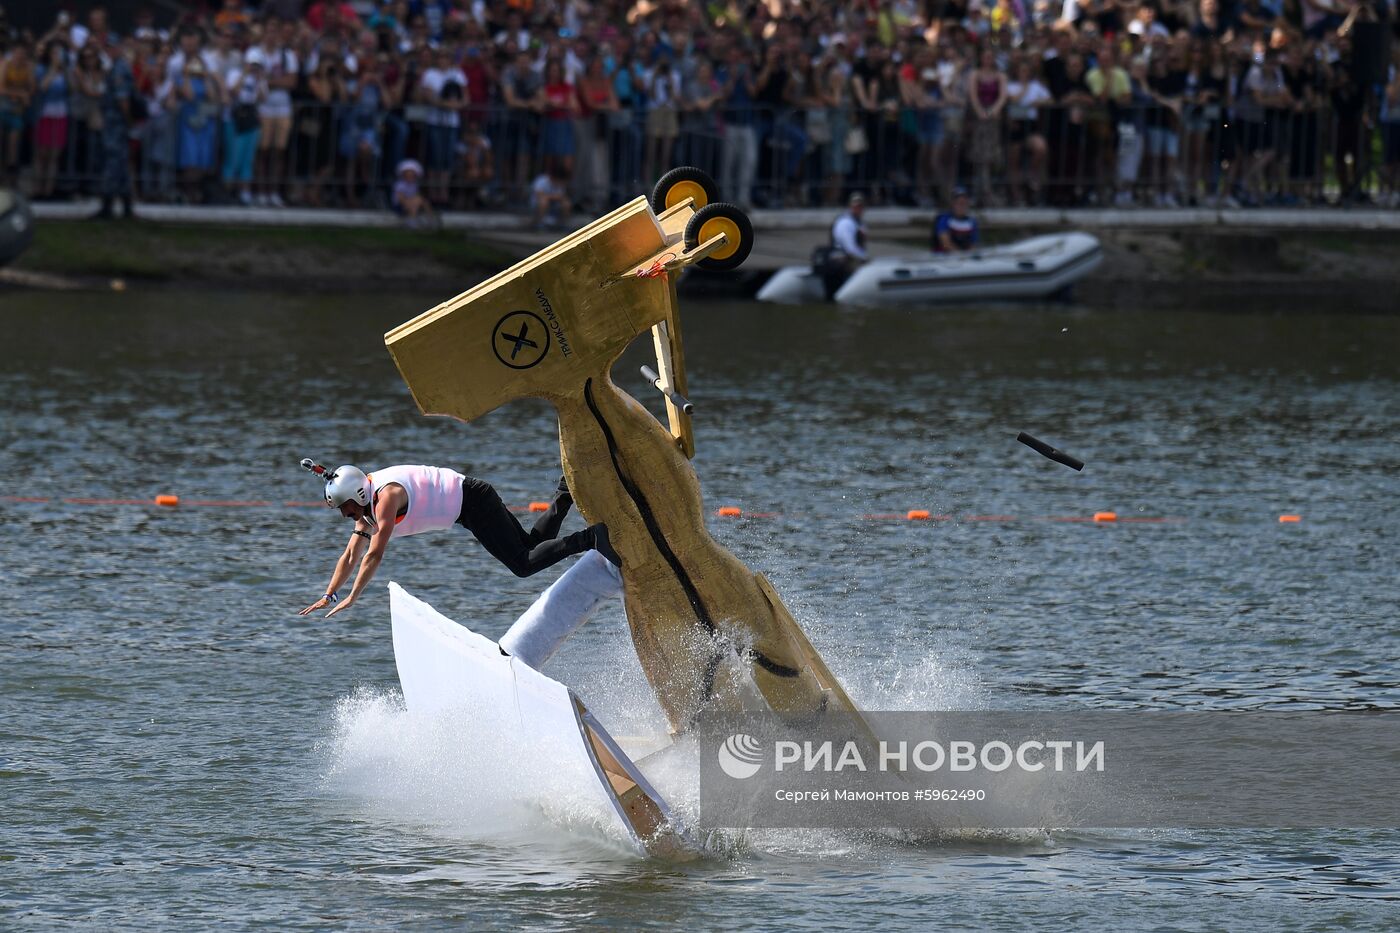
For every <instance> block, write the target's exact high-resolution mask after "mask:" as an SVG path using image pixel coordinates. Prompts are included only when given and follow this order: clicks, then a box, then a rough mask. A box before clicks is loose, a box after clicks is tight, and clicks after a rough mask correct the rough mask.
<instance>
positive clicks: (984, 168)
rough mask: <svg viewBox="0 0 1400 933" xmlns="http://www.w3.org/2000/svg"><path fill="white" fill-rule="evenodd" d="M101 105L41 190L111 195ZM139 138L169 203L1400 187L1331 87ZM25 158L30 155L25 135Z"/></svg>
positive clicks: (791, 199) (305, 126)
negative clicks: (1282, 99)
mask: <svg viewBox="0 0 1400 933" xmlns="http://www.w3.org/2000/svg"><path fill="white" fill-rule="evenodd" d="M1392 109H1396V108H1392ZM1382 116H1383V119H1378V118H1377V117H1382ZM100 119H101V116H100V113H99V114H95V115H94V114H92V113H89V114H88V115H87V116H86V117H85V118H84V119H82V120H77V119H73V118H69V121H68V122H69V132H68V133H67V135H66V141H65V143H64V147H63V149H62V151H61V152H59V153H58V154H57V166H56V171H55V172H54V173H53V177H52V178H50V179H48V180H47V181H45V180H44V178H42V177H40V185H41V188H49V189H51V190H39V191H37V192H36V193H37V194H38V195H39V196H41V197H42V196H45V195H48V194H52V195H55V196H60V197H61V196H69V195H77V194H89V195H91V194H97V193H99V192H100V185H101V177H102V172H103V158H104V150H103V145H102V134H103V129H102V126H101V123H100ZM129 135H130V149H129V165H130V169H131V173H132V177H133V178H134V179H135V185H136V194H137V196H138V198H140V199H142V200H147V201H158V202H171V201H183V202H197V203H198V202H217V203H228V202H230V201H237V200H238V199H239V197H240V196H241V195H243V193H244V189H245V188H246V189H247V192H248V194H250V195H251V196H252V199H253V200H256V201H258V202H261V201H265V200H268V199H271V198H272V197H273V196H276V198H277V200H278V201H279V202H281V201H286V202H294V203H299V204H305V205H310V206H319V205H327V206H343V207H358V206H371V207H380V208H387V207H389V206H390V204H391V192H392V188H393V185H394V183H395V181H396V169H397V167H398V166H399V165H400V164H401V163H402V162H403V161H404V160H405V159H413V160H415V161H417V162H418V163H419V164H420V165H421V167H422V169H423V175H422V178H421V180H420V183H421V185H422V188H423V191H424V193H425V194H426V195H427V196H428V197H429V199H430V200H431V201H433V202H434V203H436V204H437V205H438V206H439V207H445V208H446V207H450V208H454V209H459V210H461V209H473V208H487V207H489V208H493V209H504V210H515V209H523V208H525V207H527V206H528V205H529V204H530V203H531V190H532V187H534V186H535V185H536V184H537V183H540V179H541V177H542V176H544V175H546V174H548V173H551V172H552V173H554V175H555V178H556V183H557V184H559V185H561V186H563V187H566V188H567V190H568V193H569V194H570V195H571V200H572V201H573V202H574V203H575V204H577V205H578V206H580V207H582V208H584V209H586V210H591V211H599V210H602V209H604V208H606V207H607V206H608V205H611V204H616V203H618V202H619V201H622V200H626V199H629V198H631V197H633V196H635V194H636V192H638V191H644V190H646V189H647V188H649V187H650V185H651V184H652V183H653V182H654V181H655V179H656V178H658V177H659V176H660V175H661V174H662V173H664V172H665V171H666V170H667V169H669V168H670V167H672V166H675V165H695V166H698V167H700V168H702V169H705V170H706V171H708V172H709V173H710V174H711V175H713V176H714V177H715V179H716V180H717V181H718V183H719V186H720V189H721V196H722V197H723V198H724V199H725V200H730V201H735V202H738V203H740V204H743V205H745V206H752V205H757V206H760V207H797V206H836V205H838V204H841V203H842V202H843V201H844V199H845V197H846V196H847V195H848V194H849V193H851V192H854V191H860V192H862V193H864V194H865V195H866V197H867V198H868V200H869V201H870V202H871V203H874V204H898V205H905V206H916V205H917V206H925V207H927V206H931V205H935V204H942V203H945V202H946V200H947V197H948V195H949V192H950V191H951V190H952V189H953V187H955V186H964V187H967V188H969V189H970V190H971V192H972V194H973V196H974V198H975V199H976V200H977V202H978V203H979V204H982V205H1052V206H1060V207H1071V206H1079V205H1099V206H1108V205H1115V204H1116V205H1121V206H1127V205H1139V206H1142V205H1161V206H1177V205H1187V204H1205V205H1211V206H1222V205H1223V206H1231V207H1233V206H1238V205H1243V206H1253V205H1256V204H1266V203H1267V204H1276V205H1306V204H1321V203H1324V202H1338V201H1341V202H1345V201H1362V200H1373V201H1379V202H1380V203H1383V204H1393V203H1397V202H1400V196H1397V194H1396V191H1397V185H1400V112H1394V113H1391V112H1385V113H1383V114H1378V113H1374V112H1371V111H1367V110H1356V111H1340V110H1338V109H1336V108H1335V107H1333V106H1332V105H1331V104H1330V103H1328V102H1327V101H1326V100H1325V99H1324V100H1321V101H1319V102H1316V103H1310V104H1298V105H1295V106H1292V107H1289V108H1269V107H1263V106H1258V105H1252V104H1251V105H1246V104H1244V103H1240V104H1238V105H1237V106H1234V107H1224V106H1221V105H1218V104H1201V103H1196V104H1180V103H1175V102H1174V103H1173V104H1172V105H1171V106H1168V105H1164V104H1159V103H1156V102H1147V103H1144V102H1141V101H1139V102H1137V103H1134V104H1132V105H1126V106H1114V105H1103V104H1093V103H1080V102H1041V103H1037V104H1034V105H1029V106H1026V105H1021V104H1016V103H1011V104H1008V105H1007V106H1006V107H1005V109H1004V110H1002V111H1001V112H1000V113H999V114H997V115H996V116H995V117H989V118H981V117H979V116H978V115H977V113H975V112H974V111H972V110H969V109H966V108H964V107H962V106H946V105H938V106H928V107H910V106H886V107H884V108H882V109H878V110H855V109H852V108H849V107H819V108H809V109H791V108H781V109H773V108H766V107H760V106H754V107H751V108H746V109H744V110H742V111H740V110H733V109H726V108H725V107H724V106H723V105H716V106H715V107H713V108H711V109H708V110H698V109H675V108H653V109H650V110H647V109H644V108H633V109H624V110H612V111H598V112H594V113H591V114H586V115H576V114H570V113H568V112H566V111H562V110H561V111H536V110H529V109H524V108H513V107H487V106H464V107H462V108H460V109H445V108H442V107H433V106H427V105H418V104H411V105H408V106H404V107H399V108H395V109H392V110H385V109H382V108H380V107H378V106H376V105H375V104H374V103H373V102H372V101H364V102H357V101H347V102H339V103H337V102H332V103H319V102H306V101H302V102H298V103H296V104H295V105H294V108H293V110H292V113H291V116H290V118H289V119H288V118H287V117H278V118H269V117H263V118H262V119H259V120H257V121H251V120H249V119H248V118H247V115H246V114H245V115H244V117H243V119H241V120H236V119H235V118H234V115H233V113H232V112H231V110H230V108H228V107H223V106H219V105H213V104H210V103H207V102H205V103H198V104H194V103H189V102H187V103H185V104H182V105H180V106H179V107H175V108H166V109H163V110H160V111H157V112H153V113H150V114H149V115H148V116H147V117H146V119H144V120H142V121H140V122H139V123H137V124H136V125H134V126H133V127H132V128H131V129H130V134H129ZM25 155H26V156H28V157H29V158H30V159H32V158H33V156H34V153H33V152H32V147H31V146H29V144H28V142H27V143H26V148H25ZM50 157H52V153H50ZM21 162H25V163H26V166H27V168H28V169H30V170H31V171H33V169H34V166H33V165H29V164H28V163H27V162H26V160H25V159H24V158H22V159H21ZM21 174H23V173H21ZM38 174H39V175H40V176H42V174H43V173H42V172H40V173H38ZM32 187H33V186H32V184H31V189H32Z"/></svg>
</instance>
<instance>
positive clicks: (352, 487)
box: [326, 463, 373, 509]
mask: <svg viewBox="0 0 1400 933" xmlns="http://www.w3.org/2000/svg"><path fill="white" fill-rule="evenodd" d="M372 489H373V486H372V485H371V483H370V479H369V477H368V476H366V475H365V473H364V471H363V470H361V469H360V468H359V467H354V466H351V465H350V464H348V463H347V464H345V465H344V466H342V467H338V468H337V469H336V470H335V472H334V473H331V474H329V475H328V476H327V477H326V504H328V505H329V506H330V507H331V508H333V509H338V508H340V507H341V506H342V505H344V504H345V503H347V502H349V501H350V500H351V499H354V500H355V501H356V502H358V503H360V505H363V506H368V505H369V496H370V492H371V491H372Z"/></svg>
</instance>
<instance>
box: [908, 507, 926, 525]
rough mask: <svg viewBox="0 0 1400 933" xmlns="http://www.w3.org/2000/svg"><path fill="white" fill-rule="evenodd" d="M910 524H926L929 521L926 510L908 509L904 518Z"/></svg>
mask: <svg viewBox="0 0 1400 933" xmlns="http://www.w3.org/2000/svg"><path fill="white" fill-rule="evenodd" d="M904 517H905V518H907V519H909V521H911V522H926V521H928V519H929V513H928V509H910V510H909V514H907V515H905V516H904Z"/></svg>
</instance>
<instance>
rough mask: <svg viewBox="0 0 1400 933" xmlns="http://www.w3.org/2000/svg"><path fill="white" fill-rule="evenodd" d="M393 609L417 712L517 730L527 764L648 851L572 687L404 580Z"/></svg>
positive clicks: (402, 667) (407, 699)
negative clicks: (457, 712) (457, 715)
mask: <svg viewBox="0 0 1400 933" xmlns="http://www.w3.org/2000/svg"><path fill="white" fill-rule="evenodd" d="M389 608H390V614H391V617H392V620H393V633H394V661H395V663H396V664H397V666H398V670H399V684H400V686H401V687H402V689H403V697H404V703H405V704H406V705H407V706H408V709H409V711H410V712H413V713H421V714H431V713H439V712H443V711H447V710H453V709H461V710H462V711H463V712H464V713H466V714H467V715H471V716H473V717H480V718H481V719H482V720H483V721H484V722H486V723H490V724H491V725H492V726H494V727H497V728H507V729H512V730H513V732H514V734H513V735H508V736H505V737H503V739H505V740H508V741H509V744H511V746H512V747H514V748H517V749H519V750H520V751H521V753H522V754H524V755H528V756H529V757H530V758H531V759H533V760H532V761H529V762H526V761H522V762H521V765H522V766H527V767H536V766H539V767H547V768H548V769H550V775H551V778H552V780H553V781H554V782H555V783H556V784H557V785H558V786H560V787H567V788H568V790H569V792H570V793H571V794H573V795H577V796H578V797H581V798H584V799H585V800H588V801H591V802H592V805H593V806H596V807H597V808H598V810H599V811H600V812H606V813H610V814H612V818H613V819H615V820H616V822H617V825H618V827H619V828H620V830H621V832H622V834H623V835H624V837H625V838H628V839H631V840H632V843H633V845H634V846H636V847H637V849H638V851H640V852H645V848H644V847H643V846H642V844H641V841H640V840H639V839H638V838H637V836H636V834H635V833H634V832H633V830H632V827H631V824H630V823H628V822H627V820H626V819H625V818H624V817H623V815H622V812H621V810H620V808H619V805H618V803H617V799H616V798H615V797H614V796H613V794H612V791H611V790H610V789H609V787H608V785H607V778H606V777H605V776H604V775H603V774H602V772H601V770H600V769H599V768H598V766H597V764H596V763H595V761H594V759H593V755H592V752H591V751H590V750H589V748H588V746H587V745H586V744H585V743H586V739H585V737H584V733H583V726H582V724H581V723H580V721H579V717H578V713H577V710H576V709H575V707H574V703H573V695H572V694H571V693H570V691H569V688H568V687H565V686H564V685H563V684H561V683H559V682H558V681H556V680H551V679H550V678H548V677H546V676H545V675H543V674H541V673H540V672H539V671H536V670H534V669H533V668H531V667H530V666H528V665H526V664H524V663H523V662H521V661H520V660H518V659H516V658H508V657H506V656H505V655H503V654H501V652H500V649H499V648H498V647H497V646H496V643H495V642H493V641H491V640H490V639H488V638H483V637H482V636H480V635H478V634H476V633H475V632H472V631H470V630H469V629H467V628H466V627H465V626H461V625H458V624H457V623H456V622H453V621H452V620H451V619H449V618H447V617H446V616H444V615H442V614H441V613H440V612H438V611H437V610H435V609H434V608H433V607H432V606H430V605H428V604H427V603H425V602H423V601H422V600H420V599H416V598H414V597H413V596H410V595H409V594H408V593H407V592H405V591H404V589H403V588H402V587H400V586H399V585H398V584H397V583H390V584H389ZM595 728H597V727H596V726H595ZM600 731H601V730H600Z"/></svg>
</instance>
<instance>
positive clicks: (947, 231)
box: [932, 188, 977, 253]
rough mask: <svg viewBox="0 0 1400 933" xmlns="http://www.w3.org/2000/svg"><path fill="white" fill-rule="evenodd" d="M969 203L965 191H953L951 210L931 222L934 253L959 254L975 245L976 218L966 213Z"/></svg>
mask: <svg viewBox="0 0 1400 933" xmlns="http://www.w3.org/2000/svg"><path fill="white" fill-rule="evenodd" d="M969 203H970V202H969V199H968V196H967V190H966V189H964V188H954V189H953V209H952V210H951V211H945V212H944V213H942V214H939V215H938V217H937V218H936V219H935V220H934V222H933V243H932V249H933V251H934V252H935V253H959V252H963V251H964V250H969V249H972V248H973V247H974V246H976V245H977V218H975V217H973V216H972V215H971V214H969V213H968V206H969Z"/></svg>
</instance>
